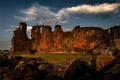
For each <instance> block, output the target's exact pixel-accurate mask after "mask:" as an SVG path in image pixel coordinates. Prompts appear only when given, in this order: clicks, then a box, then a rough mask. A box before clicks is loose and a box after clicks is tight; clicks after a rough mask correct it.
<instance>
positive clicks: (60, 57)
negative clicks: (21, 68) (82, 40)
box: [21, 53, 89, 64]
mask: <svg viewBox="0 0 120 80" xmlns="http://www.w3.org/2000/svg"><path fill="white" fill-rule="evenodd" d="M21 56H22V57H26V58H42V59H44V62H49V63H54V64H57V63H61V62H63V61H65V59H68V58H72V59H78V58H82V57H85V56H89V55H88V54H85V53H84V54H31V55H27V54H23V55H21Z"/></svg>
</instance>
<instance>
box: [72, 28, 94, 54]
mask: <svg viewBox="0 0 120 80" xmlns="http://www.w3.org/2000/svg"><path fill="white" fill-rule="evenodd" d="M72 33H73V51H77V52H80V51H90V50H91V49H92V48H94V46H95V45H96V41H95V29H94V28H92V27H83V28H81V27H80V26H76V27H75V28H74V29H73V31H72Z"/></svg>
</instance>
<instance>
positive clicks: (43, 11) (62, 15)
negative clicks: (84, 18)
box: [14, 3, 120, 25]
mask: <svg viewBox="0 0 120 80" xmlns="http://www.w3.org/2000/svg"><path fill="white" fill-rule="evenodd" d="M119 7H120V3H112V4H109V3H103V4H96V5H88V4H83V5H78V6H73V7H67V8H62V9H60V10H58V11H57V12H53V11H52V10H51V9H50V8H49V7H45V6H41V5H39V4H37V3H35V4H33V5H32V6H31V7H30V8H27V9H23V10H20V13H21V14H22V15H23V16H14V17H15V18H16V19H19V20H21V21H26V22H31V23H34V24H44V25H53V24H59V23H60V24H65V23H67V22H68V21H69V20H70V19H71V18H72V17H74V18H75V17H78V18H81V17H80V15H81V14H84V15H89V14H94V15H95V14H96V15H97V14H105V13H118V12H119V10H118V8H119Z"/></svg>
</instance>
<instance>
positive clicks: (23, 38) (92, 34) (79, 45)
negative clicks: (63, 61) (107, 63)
mask: <svg viewBox="0 0 120 80" xmlns="http://www.w3.org/2000/svg"><path fill="white" fill-rule="evenodd" d="M26 27H27V25H26V24H25V23H20V25H19V27H18V28H17V30H15V31H14V34H13V38H12V45H11V46H12V47H11V51H12V52H15V51H18V52H19V51H30V52H39V53H74V52H75V53H76V52H89V51H91V50H92V49H94V48H95V47H97V46H99V45H100V44H101V46H103V47H104V46H105V47H108V46H111V45H113V42H112V39H113V38H116V36H114V37H113V35H115V34H117V33H119V32H117V33H115V30H116V29H113V30H112V28H111V29H102V28H99V27H80V26H76V27H75V28H74V29H73V30H72V31H66V32H65V31H63V30H62V27H61V26H60V25H56V26H55V28H54V30H52V27H50V26H44V25H36V26H33V28H32V30H31V40H30V39H28V38H27V35H26Z"/></svg>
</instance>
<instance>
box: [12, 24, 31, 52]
mask: <svg viewBox="0 0 120 80" xmlns="http://www.w3.org/2000/svg"><path fill="white" fill-rule="evenodd" d="M26 29H27V24H26V23H20V24H19V27H18V28H17V29H16V30H15V31H14V32H13V37H12V43H11V52H14V53H17V54H19V53H20V52H25V53H28V52H30V50H31V46H30V39H28V37H27V34H26Z"/></svg>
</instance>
